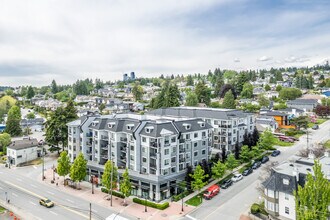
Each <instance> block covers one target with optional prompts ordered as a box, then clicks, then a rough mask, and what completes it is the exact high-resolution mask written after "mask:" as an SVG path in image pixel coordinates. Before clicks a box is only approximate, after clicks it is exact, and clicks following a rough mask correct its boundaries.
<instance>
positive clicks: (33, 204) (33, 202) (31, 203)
mask: <svg viewBox="0 0 330 220" xmlns="http://www.w3.org/2000/svg"><path fill="white" fill-rule="evenodd" d="M29 203H30V204H32V205H37V204H35V203H34V202H31V201H29Z"/></svg>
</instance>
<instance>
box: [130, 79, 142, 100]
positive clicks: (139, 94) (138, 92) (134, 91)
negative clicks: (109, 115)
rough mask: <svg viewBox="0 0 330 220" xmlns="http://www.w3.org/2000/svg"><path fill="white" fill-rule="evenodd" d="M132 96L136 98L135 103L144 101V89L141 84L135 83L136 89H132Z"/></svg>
mask: <svg viewBox="0 0 330 220" xmlns="http://www.w3.org/2000/svg"><path fill="white" fill-rule="evenodd" d="M132 94H133V96H134V99H135V101H139V100H141V99H142V96H143V88H142V86H140V84H139V83H137V82H136V83H134V87H133V89H132Z"/></svg>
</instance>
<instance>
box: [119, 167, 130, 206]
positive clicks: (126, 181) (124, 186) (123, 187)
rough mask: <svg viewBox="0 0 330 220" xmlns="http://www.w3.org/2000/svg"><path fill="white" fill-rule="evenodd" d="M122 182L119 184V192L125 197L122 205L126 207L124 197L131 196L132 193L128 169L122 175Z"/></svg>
mask: <svg viewBox="0 0 330 220" xmlns="http://www.w3.org/2000/svg"><path fill="white" fill-rule="evenodd" d="M122 178H123V179H122V180H121V182H120V192H121V193H123V195H124V196H125V198H124V204H125V205H126V197H129V196H130V195H131V191H132V183H131V181H130V178H129V174H128V169H127V168H126V170H125V172H124V173H123V176H122Z"/></svg>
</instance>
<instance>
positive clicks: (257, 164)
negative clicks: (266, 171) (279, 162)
mask: <svg viewBox="0 0 330 220" xmlns="http://www.w3.org/2000/svg"><path fill="white" fill-rule="evenodd" d="M260 166H261V162H260V161H256V162H254V163H253V164H252V169H254V170H255V169H257V168H259V167H260Z"/></svg>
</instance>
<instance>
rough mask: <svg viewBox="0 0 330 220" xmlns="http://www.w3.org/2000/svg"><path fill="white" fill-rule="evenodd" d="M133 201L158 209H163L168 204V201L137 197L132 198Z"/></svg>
mask: <svg viewBox="0 0 330 220" xmlns="http://www.w3.org/2000/svg"><path fill="white" fill-rule="evenodd" d="M133 202H135V203H137V204H141V205H146V206H148V207H151V208H155V209H160V210H164V209H166V208H168V207H169V206H170V204H169V203H168V202H164V203H155V202H150V201H148V200H142V199H139V198H133Z"/></svg>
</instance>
